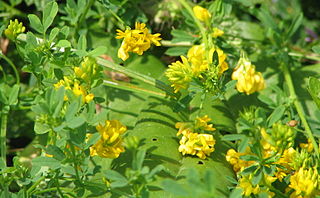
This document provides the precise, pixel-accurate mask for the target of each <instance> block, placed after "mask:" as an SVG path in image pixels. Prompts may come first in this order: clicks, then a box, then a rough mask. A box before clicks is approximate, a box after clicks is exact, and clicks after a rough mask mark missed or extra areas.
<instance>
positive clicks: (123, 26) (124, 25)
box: [109, 9, 126, 30]
mask: <svg viewBox="0 0 320 198" xmlns="http://www.w3.org/2000/svg"><path fill="white" fill-rule="evenodd" d="M109 12H110V13H111V14H112V16H114V18H116V19H117V20H118V21H119V22H120V29H122V30H124V29H125V28H126V24H125V22H124V21H123V20H122V19H121V18H120V17H119V16H118V15H117V14H116V13H115V12H113V11H112V10H111V9H109Z"/></svg>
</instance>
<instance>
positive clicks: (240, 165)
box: [226, 149, 254, 173]
mask: <svg viewBox="0 0 320 198" xmlns="http://www.w3.org/2000/svg"><path fill="white" fill-rule="evenodd" d="M247 151H249V149H247ZM247 151H246V152H245V153H239V152H237V151H235V150H234V149H229V150H228V152H227V155H226V160H227V161H228V162H229V163H230V164H231V165H232V167H233V170H234V171H235V172H236V173H237V172H239V171H240V172H241V171H243V170H244V169H245V168H246V167H248V166H250V165H252V164H253V163H254V161H245V160H242V159H240V156H243V155H247V154H248V153H249V152H247Z"/></svg>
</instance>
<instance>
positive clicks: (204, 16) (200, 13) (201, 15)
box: [193, 5, 211, 21]
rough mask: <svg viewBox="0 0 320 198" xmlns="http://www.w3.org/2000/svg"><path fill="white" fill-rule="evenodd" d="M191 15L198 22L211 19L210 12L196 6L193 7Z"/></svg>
mask: <svg viewBox="0 0 320 198" xmlns="http://www.w3.org/2000/svg"><path fill="white" fill-rule="evenodd" d="M193 13H194V15H195V17H196V18H197V19H199V20H200V21H207V20H209V19H210V18H211V14H210V12H209V11H208V10H207V9H205V8H203V7H201V6H198V5H196V6H194V7H193Z"/></svg>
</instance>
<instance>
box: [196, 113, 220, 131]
mask: <svg viewBox="0 0 320 198" xmlns="http://www.w3.org/2000/svg"><path fill="white" fill-rule="evenodd" d="M210 121H211V118H209V117H208V115H205V116H203V117H197V118H196V120H195V129H196V130H197V129H200V130H205V131H214V130H216V129H215V128H213V127H212V124H208V122H210Z"/></svg>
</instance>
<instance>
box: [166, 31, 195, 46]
mask: <svg viewBox="0 0 320 198" xmlns="http://www.w3.org/2000/svg"><path fill="white" fill-rule="evenodd" d="M171 35H172V36H173V39H172V41H171V42H172V43H178V42H184V41H187V42H193V41H194V40H195V39H196V37H194V36H192V34H190V33H188V32H186V31H184V30H177V29H174V30H172V31H171Z"/></svg>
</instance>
